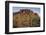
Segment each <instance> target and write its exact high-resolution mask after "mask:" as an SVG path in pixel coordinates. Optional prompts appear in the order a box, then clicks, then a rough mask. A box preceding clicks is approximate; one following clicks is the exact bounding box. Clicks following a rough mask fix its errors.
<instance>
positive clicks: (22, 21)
mask: <svg viewBox="0 0 46 35" xmlns="http://www.w3.org/2000/svg"><path fill="white" fill-rule="evenodd" d="M39 26H40V17H39V16H38V14H37V13H33V11H31V10H30V9H21V10H20V11H19V12H16V13H13V28H16V27H39Z"/></svg>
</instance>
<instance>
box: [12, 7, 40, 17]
mask: <svg viewBox="0 0 46 35" xmlns="http://www.w3.org/2000/svg"><path fill="white" fill-rule="evenodd" d="M20 9H30V10H32V11H33V12H34V13H37V14H38V15H39V16H40V8H35V7H13V12H18V11H20Z"/></svg>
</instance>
